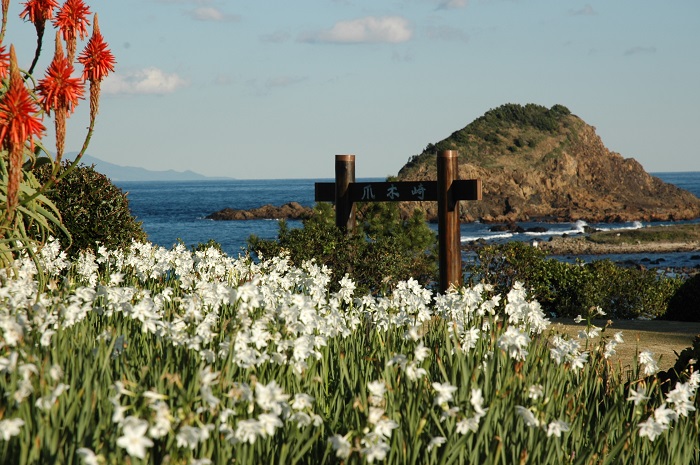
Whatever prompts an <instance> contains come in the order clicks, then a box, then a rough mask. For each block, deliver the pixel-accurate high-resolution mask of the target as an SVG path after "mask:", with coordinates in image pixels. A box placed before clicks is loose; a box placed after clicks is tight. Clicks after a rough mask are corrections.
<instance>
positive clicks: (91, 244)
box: [35, 162, 146, 256]
mask: <svg viewBox="0 0 700 465" xmlns="http://www.w3.org/2000/svg"><path fill="white" fill-rule="evenodd" d="M66 166H67V162H66V163H64V165H63V166H62V168H61V169H62V170H65V169H66ZM50 168H51V167H50V166H48V165H43V166H41V167H40V168H38V169H36V171H35V174H36V176H37V178H39V180H40V182H42V183H43V182H46V181H47V180H48V179H49V177H50V176H51V169H50ZM46 196H47V197H48V198H49V199H50V200H51V201H52V202H53V203H54V204H55V205H56V207H57V208H58V210H59V211H60V212H61V217H62V221H63V225H64V226H65V227H66V229H67V230H68V231H69V232H70V234H71V236H72V239H73V240H72V243H71V242H70V240H69V238H68V237H67V236H65V235H64V236H61V237H58V239H59V241H60V242H61V245H62V247H63V248H68V247H69V246H70V248H68V253H69V254H70V255H73V256H74V255H77V253H78V252H79V251H81V250H85V249H92V250H93V251H96V250H97V248H98V247H99V245H104V246H105V247H107V248H108V249H116V248H120V247H126V246H128V245H129V244H131V241H132V239H135V240H137V241H144V240H146V233H145V232H144V231H143V229H142V227H141V222H139V221H136V219H135V218H134V217H133V216H132V215H131V211H130V210H129V201H128V199H127V195H126V193H124V191H122V190H121V189H120V188H118V187H117V186H115V185H114V184H113V183H112V181H111V180H110V179H109V178H108V177H107V176H105V175H103V174H102V173H99V172H97V171H95V168H94V166H86V165H79V166H78V167H77V168H76V169H75V170H74V171H72V172H70V173H69V174H68V175H67V176H66V177H65V178H64V179H63V180H61V182H59V183H58V184H57V185H56V186H54V187H53V189H52V190H50V191H49V192H48V193H47V194H46Z"/></svg>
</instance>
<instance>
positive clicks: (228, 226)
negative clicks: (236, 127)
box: [115, 172, 700, 267]
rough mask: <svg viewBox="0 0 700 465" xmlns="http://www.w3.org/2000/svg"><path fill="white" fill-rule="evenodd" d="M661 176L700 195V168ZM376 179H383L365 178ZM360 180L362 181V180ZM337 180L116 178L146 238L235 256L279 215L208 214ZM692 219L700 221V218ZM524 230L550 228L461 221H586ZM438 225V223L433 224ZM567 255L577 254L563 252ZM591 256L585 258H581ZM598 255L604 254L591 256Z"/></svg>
mask: <svg viewBox="0 0 700 465" xmlns="http://www.w3.org/2000/svg"><path fill="white" fill-rule="evenodd" d="M652 174H653V175H654V176H657V177H659V178H661V179H662V180H663V181H665V182H668V183H671V184H675V185H676V186H678V187H680V188H683V189H686V190H689V191H690V192H692V193H693V194H695V195H696V196H698V197H700V172H672V173H652ZM363 180H364V181H370V180H372V181H378V180H382V179H378V178H375V179H363ZM363 180H360V181H363ZM332 181H333V179H283V180H277V179H275V180H270V179H267V180H207V181H150V182H117V183H115V184H116V185H117V186H119V187H120V188H121V189H123V190H124V191H125V192H128V199H129V205H130V208H131V211H132V213H133V214H134V215H135V216H136V217H137V218H138V220H139V221H142V222H143V228H144V230H145V231H146V233H147V234H148V238H149V240H150V241H151V242H153V243H154V244H157V245H160V246H163V247H166V248H170V247H172V246H173V245H174V244H175V243H177V242H178V240H181V241H183V242H184V243H185V244H187V245H188V246H191V245H196V244H198V243H200V242H207V241H208V240H209V239H213V240H215V241H216V242H218V243H219V244H221V246H222V248H223V250H224V251H225V252H226V253H228V254H229V255H231V256H234V257H235V256H238V255H239V254H242V253H244V250H245V247H246V244H247V239H248V237H250V235H252V234H255V235H256V236H258V237H261V238H265V239H274V238H276V237H277V233H278V231H279V223H278V221H277V220H246V221H212V220H207V219H206V218H205V217H206V216H207V215H209V214H210V213H214V212H216V211H219V210H222V209H224V208H233V209H251V208H256V207H260V206H262V205H266V204H272V205H275V206H279V205H283V204H285V203H288V202H292V201H295V202H299V203H300V204H301V205H304V206H309V207H310V206H313V205H314V203H315V202H314V183H316V182H332ZM692 222H700V219H698V220H694V221H692ZM288 224H289V226H290V227H300V226H301V222H300V221H294V220H292V221H288ZM651 224H653V225H662V224H673V223H672V222H664V223H641V222H635V223H620V224H612V225H611V224H607V223H606V224H590V225H588V226H591V227H594V228H598V229H625V228H640V227H645V226H647V225H651ZM520 225H521V226H523V227H524V228H525V229H528V228H531V227H535V226H544V227H545V228H547V229H548V231H547V232H546V233H524V234H511V233H494V232H490V231H489V227H490V225H487V224H481V223H468V224H463V225H462V226H461V235H462V241H463V242H468V241H472V240H475V239H479V238H484V239H486V240H488V241H492V242H500V241H506V240H524V241H533V240H542V241H544V240H547V239H549V238H550V237H551V236H554V235H563V234H576V233H580V232H583V227H584V226H585V225H586V223H584V222H581V221H579V222H577V223H557V224H552V223H543V224H539V223H520ZM431 227H433V228H437V226H436V225H431ZM698 255H699V254H698V253H697V252H695V253H674V254H643V255H642V254H631V255H620V256H610V257H602V258H611V259H613V260H615V261H620V262H621V261H632V262H637V263H644V264H646V265H647V266H660V267H694V266H700V259H698V258H697V257H698ZM561 258H562V259H564V260H567V259H571V260H573V257H561ZM583 258H584V259H587V257H583ZM588 258H590V259H599V258H601V257H600V256H596V257H588Z"/></svg>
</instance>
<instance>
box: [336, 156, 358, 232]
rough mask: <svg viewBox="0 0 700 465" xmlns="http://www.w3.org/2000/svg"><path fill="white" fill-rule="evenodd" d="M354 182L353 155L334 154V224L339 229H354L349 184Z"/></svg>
mask: <svg viewBox="0 0 700 465" xmlns="http://www.w3.org/2000/svg"><path fill="white" fill-rule="evenodd" d="M354 182H355V155H336V156H335V225H336V226H337V227H339V228H340V230H341V231H345V232H351V231H353V230H354V229H355V203H354V202H353V201H352V199H351V198H350V184H351V183H354Z"/></svg>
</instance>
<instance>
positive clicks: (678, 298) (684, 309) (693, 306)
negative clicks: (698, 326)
mask: <svg viewBox="0 0 700 465" xmlns="http://www.w3.org/2000/svg"><path fill="white" fill-rule="evenodd" d="M663 318H664V319H666V320H675V321H694V322H700V274H696V275H695V276H693V277H692V278H690V279H688V280H687V281H686V282H684V283H683V285H682V286H681V287H680V288H679V289H678V291H677V292H676V293H675V294H674V295H673V297H671V300H669V302H668V311H667V312H666V314H665V315H664V316H663Z"/></svg>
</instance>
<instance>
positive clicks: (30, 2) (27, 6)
mask: <svg viewBox="0 0 700 465" xmlns="http://www.w3.org/2000/svg"><path fill="white" fill-rule="evenodd" d="M23 5H24V10H22V12H21V13H20V14H19V17H20V18H23V19H28V20H29V21H31V22H32V23H34V24H35V25H38V24H41V25H43V24H44V23H46V21H47V20H49V19H53V10H54V8H58V2H57V1H56V0H27V1H26V2H24V3H23Z"/></svg>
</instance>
